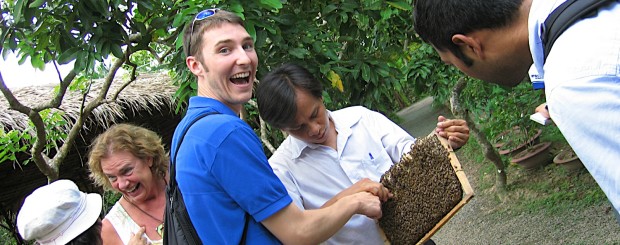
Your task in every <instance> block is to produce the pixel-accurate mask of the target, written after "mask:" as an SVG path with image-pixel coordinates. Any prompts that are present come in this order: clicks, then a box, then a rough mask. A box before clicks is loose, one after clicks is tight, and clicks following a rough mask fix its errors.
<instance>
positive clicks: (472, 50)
mask: <svg viewBox="0 0 620 245" xmlns="http://www.w3.org/2000/svg"><path fill="white" fill-rule="evenodd" d="M452 42H453V43H454V44H456V45H457V46H459V47H460V48H461V50H462V51H463V53H464V54H465V56H468V57H474V56H476V57H478V58H480V59H484V51H483V50H482V41H481V40H480V39H478V38H475V37H473V36H467V35H463V34H454V36H452Z"/></svg>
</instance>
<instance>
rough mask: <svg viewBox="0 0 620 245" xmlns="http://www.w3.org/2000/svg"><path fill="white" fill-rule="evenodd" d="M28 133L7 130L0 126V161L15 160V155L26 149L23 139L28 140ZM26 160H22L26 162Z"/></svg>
mask: <svg viewBox="0 0 620 245" xmlns="http://www.w3.org/2000/svg"><path fill="white" fill-rule="evenodd" d="M30 138H31V137H30V134H28V133H26V132H23V131H19V130H8V131H5V129H4V128H2V127H0V162H5V161H10V162H14V163H16V162H17V158H16V155H17V154H18V153H21V152H26V151H27V150H28V145H27V144H24V140H27V141H29V140H30ZM27 163H28V162H27V161H26V162H23V164H27Z"/></svg>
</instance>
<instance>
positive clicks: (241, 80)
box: [230, 72, 250, 85]
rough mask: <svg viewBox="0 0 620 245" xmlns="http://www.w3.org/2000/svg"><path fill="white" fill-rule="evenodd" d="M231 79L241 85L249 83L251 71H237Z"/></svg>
mask: <svg viewBox="0 0 620 245" xmlns="http://www.w3.org/2000/svg"><path fill="white" fill-rule="evenodd" d="M230 81H231V82H232V83H234V84H239V85H241V84H247V83H249V82H250V73H249V72H242V73H237V74H235V75H233V76H232V77H231V78H230Z"/></svg>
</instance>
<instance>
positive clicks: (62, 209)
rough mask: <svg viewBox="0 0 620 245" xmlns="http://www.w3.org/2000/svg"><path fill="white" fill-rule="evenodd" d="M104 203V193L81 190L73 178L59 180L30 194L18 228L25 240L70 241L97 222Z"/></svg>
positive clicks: (40, 241) (23, 208)
mask: <svg viewBox="0 0 620 245" xmlns="http://www.w3.org/2000/svg"><path fill="white" fill-rule="evenodd" d="M102 205H103V201H102V199H101V195H99V194H97V193H90V194H87V193H84V192H81V191H80V190H79V189H78V187H77V186H76V185H75V183H73V182H72V181H70V180H57V181H55V182H52V183H51V184H49V185H45V186H42V187H39V188H38V189H36V190H35V191H34V192H32V194H30V195H29V196H28V197H26V199H25V201H24V205H23V206H22V208H21V209H20V211H19V213H18V215H17V229H18V231H19V233H20V235H21V236H22V238H24V239H25V240H36V241H37V242H38V243H39V244H42V245H47V244H55V245H61V244H67V243H68V242H70V241H71V240H73V239H75V238H76V237H77V236H79V235H80V234H82V233H83V232H84V231H86V230H87V229H88V228H90V227H91V226H92V225H93V224H95V222H96V221H97V219H98V218H99V217H100V214H101V208H102Z"/></svg>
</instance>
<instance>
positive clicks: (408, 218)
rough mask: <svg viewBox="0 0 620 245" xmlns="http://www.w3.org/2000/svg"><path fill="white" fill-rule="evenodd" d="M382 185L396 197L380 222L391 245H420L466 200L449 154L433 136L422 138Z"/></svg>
mask: <svg viewBox="0 0 620 245" xmlns="http://www.w3.org/2000/svg"><path fill="white" fill-rule="evenodd" d="M380 182H381V183H382V184H383V185H384V186H385V187H387V188H388V189H389V190H390V191H391V192H392V194H394V197H393V198H391V199H389V200H388V201H387V202H385V203H384V204H383V206H382V210H383V217H382V218H381V219H380V220H379V225H380V226H381V228H382V229H383V231H384V233H385V235H386V237H387V239H388V240H389V242H390V243H391V244H416V243H417V242H419V241H420V240H421V239H422V238H424V236H425V234H426V233H428V232H429V231H430V230H431V229H433V227H434V226H435V225H436V224H437V223H438V222H439V221H440V220H441V219H442V218H443V217H444V216H446V214H448V213H449V212H450V211H451V210H452V209H453V208H454V207H455V206H456V205H457V204H458V203H459V201H460V200H461V199H462V198H463V189H462V187H461V183H460V182H459V179H458V178H457V176H456V174H455V171H454V169H453V168H452V165H451V163H450V155H449V152H448V150H447V149H446V148H445V147H444V146H443V145H442V144H441V142H440V141H439V139H438V138H437V136H436V135H433V134H431V135H429V136H426V137H423V138H419V139H418V140H417V141H416V143H415V144H413V145H412V146H411V151H410V152H409V153H406V154H404V155H403V157H402V158H401V160H400V162H398V163H396V164H394V165H393V166H392V167H391V168H390V169H389V170H388V171H387V172H386V173H385V174H384V175H383V176H382V177H381V181H380Z"/></svg>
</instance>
